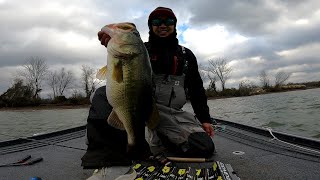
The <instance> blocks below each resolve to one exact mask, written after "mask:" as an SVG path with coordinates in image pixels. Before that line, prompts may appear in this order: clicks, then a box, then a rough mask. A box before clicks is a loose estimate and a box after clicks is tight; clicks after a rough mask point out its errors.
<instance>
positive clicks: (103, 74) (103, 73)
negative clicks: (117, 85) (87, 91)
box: [96, 66, 108, 80]
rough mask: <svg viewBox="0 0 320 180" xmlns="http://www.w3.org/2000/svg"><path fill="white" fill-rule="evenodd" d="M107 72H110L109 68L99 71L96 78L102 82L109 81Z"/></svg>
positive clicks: (105, 67)
mask: <svg viewBox="0 0 320 180" xmlns="http://www.w3.org/2000/svg"><path fill="white" fill-rule="evenodd" d="M107 72H108V67H107V66H104V67H102V68H101V69H99V71H98V73H97V75H96V78H97V79H100V80H105V79H107Z"/></svg>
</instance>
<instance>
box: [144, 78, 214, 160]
mask: <svg viewBox="0 0 320 180" xmlns="http://www.w3.org/2000/svg"><path fill="white" fill-rule="evenodd" d="M153 81H154V84H155V91H154V92H155V100H156V103H157V107H158V110H159V114H160V122H159V124H158V126H157V127H156V129H154V130H148V133H147V136H146V137H147V141H148V142H149V144H150V146H160V145H161V144H162V145H163V146H164V147H165V148H167V149H168V150H169V151H171V152H174V153H177V154H178V155H179V156H189V157H209V156H211V155H212V153H213V151H214V144H213V142H212V139H211V138H210V137H209V136H208V135H207V134H206V133H205V131H204V130H203V129H202V125H201V123H200V122H199V120H198V119H197V118H196V117H195V116H194V115H193V114H192V113H190V112H186V111H183V110H182V109H181V108H182V107H183V106H184V105H185V103H186V93H185V88H184V75H182V76H174V75H153Z"/></svg>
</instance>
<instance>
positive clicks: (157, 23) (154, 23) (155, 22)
mask: <svg viewBox="0 0 320 180" xmlns="http://www.w3.org/2000/svg"><path fill="white" fill-rule="evenodd" d="M175 23H176V21H175V20H174V19H171V18H168V19H153V20H152V21H151V24H152V26H160V25H161V24H164V25H166V26H171V25H174V24H175Z"/></svg>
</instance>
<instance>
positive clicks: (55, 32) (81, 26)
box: [0, 0, 320, 94]
mask: <svg viewBox="0 0 320 180" xmlns="http://www.w3.org/2000/svg"><path fill="white" fill-rule="evenodd" d="M158 6H165V7H170V8H172V9H173V10H174V12H175V14H176V16H177V17H178V24H179V27H181V28H182V29H179V30H180V32H181V33H183V31H184V30H185V29H195V28H197V29H199V28H200V29H201V28H203V29H205V28H207V27H211V26H214V25H221V26H223V27H225V29H226V30H227V31H228V32H229V33H230V34H239V35H242V36H244V37H246V38H248V39H247V40H246V41H243V42H241V43H236V44H231V45H230V46H228V47H227V48H226V50H224V52H223V54H222V53H221V54H215V56H222V57H223V56H225V57H227V58H228V59H230V60H234V61H235V60H236V61H237V63H236V64H235V68H236V69H237V71H234V73H233V75H232V79H233V80H234V83H230V84H227V86H236V85H237V81H239V80H241V79H243V78H244V77H245V78H248V79H250V78H251V79H254V78H255V77H257V74H259V72H260V71H261V70H262V69H267V70H269V71H270V72H274V71H275V70H277V69H281V68H282V69H286V68H287V70H290V71H292V72H293V73H294V72H295V73H296V74H299V73H305V77H306V79H303V78H301V77H298V76H294V77H293V79H292V81H294V80H297V81H303V80H304V81H307V80H308V79H307V77H308V78H310V77H314V76H315V75H318V74H317V72H320V67H319V64H320V62H319V59H318V57H319V55H320V54H319V53H318V52H320V45H319V44H320V35H319V33H318V32H320V11H319V7H320V1H317V0H307V1H298V0H281V1H278V0H270V1H264V0H247V1H237V0H228V1H217V0H214V1H212V0H203V1H192V2H185V1H174V2H163V1H150V2H149V1H142V0H137V1H129V0H126V1H115V0H111V1H104V0H95V1H91V0H84V1H82V2H81V3H80V4H79V1H77V0H70V1H67V2H66V1H61V2H60V1H58V0H57V1H49V0H43V1H38V0H29V1H19V0H10V1H9V0H3V1H0V24H1V25H3V26H2V27H1V28H0V36H1V37H0V70H1V75H2V76H1V77H0V84H1V85H0V94H1V93H2V92H4V91H5V90H6V89H7V88H8V87H9V86H10V84H11V81H12V79H13V77H14V73H15V71H16V69H17V67H18V66H21V65H22V64H24V63H25V61H26V59H27V58H29V57H31V56H39V57H43V58H44V59H46V61H47V63H48V65H49V66H50V67H55V68H58V67H62V66H65V67H68V68H70V69H71V70H73V71H75V72H77V73H79V68H80V67H81V65H82V64H89V65H91V66H93V67H95V68H98V67H100V66H102V65H104V64H105V63H106V49H105V48H104V47H102V46H101V45H100V44H99V42H98V40H97V32H98V30H99V29H100V28H101V27H102V26H103V25H105V24H108V23H114V22H123V21H131V22H133V23H135V24H136V25H137V27H138V30H139V31H140V34H141V36H142V37H143V39H144V40H147V37H148V31H149V30H148V27H147V18H148V15H149V13H150V12H151V11H152V10H153V9H155V8H156V7H158ZM299 20H300V23H301V24H299ZM296 22H297V23H296ZM194 36H197V34H194ZM180 37H183V36H181V34H180ZM187 43H188V44H192V42H187ZM211 43H214V42H211ZM193 45H194V46H197V44H193ZM191 50H193V49H191ZM292 50H294V53H295V54H294V56H293V55H291V56H290V55H288V56H282V55H280V54H279V52H281V51H288V52H290V51H292ZM193 51H194V53H195V54H196V56H197V57H198V60H199V63H202V64H205V63H206V61H207V58H208V55H204V54H201V53H199V52H197V51H196V50H193ZM252 57H260V58H261V59H262V60H263V61H261V62H260V64H259V63H258V64H255V63H256V62H255V61H252V60H250V58H252ZM301 67H303V68H301ZM72 68H74V69H72Z"/></svg>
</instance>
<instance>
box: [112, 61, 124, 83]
mask: <svg viewBox="0 0 320 180" xmlns="http://www.w3.org/2000/svg"><path fill="white" fill-rule="evenodd" d="M112 79H113V80H115V81H117V82H118V83H121V82H123V70H122V61H118V62H117V63H115V64H114V67H113V72H112Z"/></svg>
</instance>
